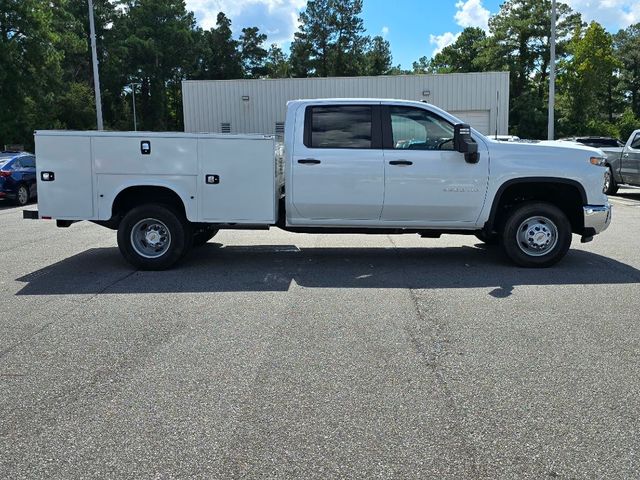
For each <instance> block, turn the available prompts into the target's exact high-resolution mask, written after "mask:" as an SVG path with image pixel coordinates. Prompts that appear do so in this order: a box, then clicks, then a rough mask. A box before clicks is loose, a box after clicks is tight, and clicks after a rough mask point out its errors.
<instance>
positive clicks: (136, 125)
mask: <svg viewBox="0 0 640 480" xmlns="http://www.w3.org/2000/svg"><path fill="white" fill-rule="evenodd" d="M129 85H130V86H131V94H132V95H133V131H134V132H137V131H138V119H137V118H136V87H140V86H142V84H141V83H130V84H129Z"/></svg>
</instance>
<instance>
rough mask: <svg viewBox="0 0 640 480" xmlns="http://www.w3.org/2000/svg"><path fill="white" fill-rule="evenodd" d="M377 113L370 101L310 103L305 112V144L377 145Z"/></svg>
mask: <svg viewBox="0 0 640 480" xmlns="http://www.w3.org/2000/svg"><path fill="white" fill-rule="evenodd" d="M377 131H379V113H378V110H377V109H375V108H374V106H373V105H321V106H309V107H307V108H306V112H305V129H304V145H305V146H306V147H307V148H339V149H372V148H380V147H381V145H380V138H379V135H376V134H375V132H377Z"/></svg>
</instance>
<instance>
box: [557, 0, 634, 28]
mask: <svg viewBox="0 0 640 480" xmlns="http://www.w3.org/2000/svg"><path fill="white" fill-rule="evenodd" d="M564 2H565V3H566V4H568V5H569V6H570V7H571V8H572V9H573V10H575V11H577V12H580V13H581V14H582V18H583V20H585V21H587V22H590V21H592V20H595V21H596V22H598V23H600V24H602V25H603V26H604V27H605V28H606V29H608V30H617V29H619V28H626V27H628V26H629V25H631V24H634V23H638V22H640V2H638V0H564Z"/></svg>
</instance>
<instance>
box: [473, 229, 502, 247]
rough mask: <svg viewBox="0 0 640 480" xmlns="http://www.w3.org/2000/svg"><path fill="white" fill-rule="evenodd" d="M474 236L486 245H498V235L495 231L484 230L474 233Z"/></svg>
mask: <svg viewBox="0 0 640 480" xmlns="http://www.w3.org/2000/svg"><path fill="white" fill-rule="evenodd" d="M476 238H477V239H478V240H480V241H481V242H482V243H484V244H486V245H498V244H499V243H500V235H498V234H497V233H490V234H487V233H485V232H484V230H481V231H479V232H478V233H476Z"/></svg>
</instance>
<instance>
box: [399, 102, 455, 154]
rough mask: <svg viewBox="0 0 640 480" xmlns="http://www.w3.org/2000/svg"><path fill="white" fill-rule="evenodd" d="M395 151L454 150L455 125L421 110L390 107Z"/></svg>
mask: <svg viewBox="0 0 640 480" xmlns="http://www.w3.org/2000/svg"><path fill="white" fill-rule="evenodd" d="M389 113H390V117H391V133H392V137H393V143H392V145H393V148H394V149H395V150H453V125H452V124H451V123H449V122H447V121H446V120H444V119H442V118H440V117H438V116H437V115H435V114H433V113H431V112H429V111H427V110H423V109H420V108H412V107H397V106H396V107H390V108H389Z"/></svg>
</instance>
